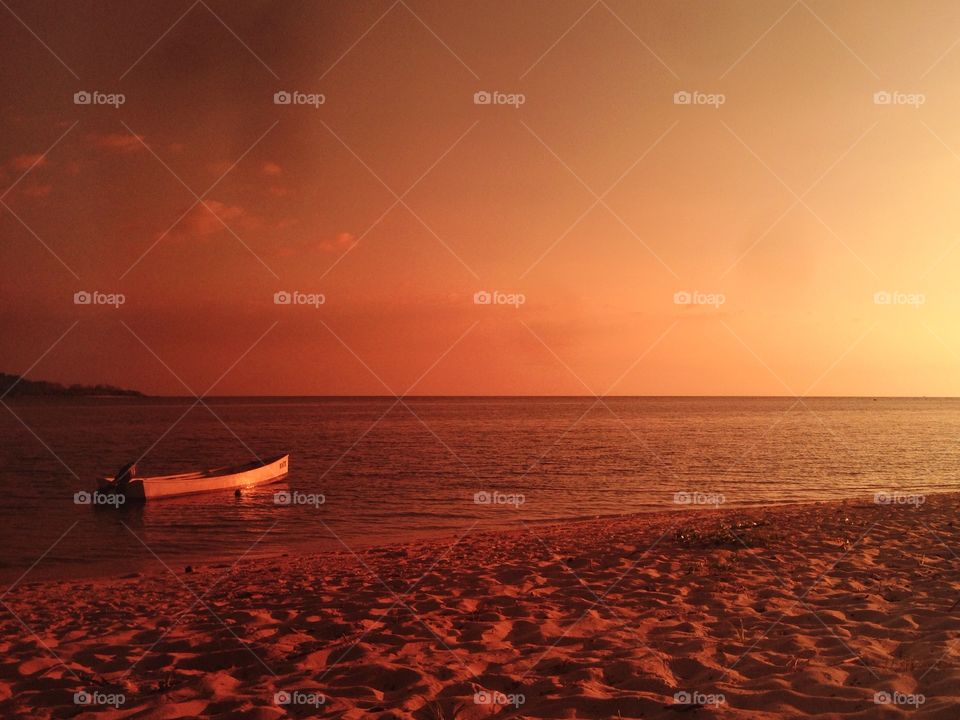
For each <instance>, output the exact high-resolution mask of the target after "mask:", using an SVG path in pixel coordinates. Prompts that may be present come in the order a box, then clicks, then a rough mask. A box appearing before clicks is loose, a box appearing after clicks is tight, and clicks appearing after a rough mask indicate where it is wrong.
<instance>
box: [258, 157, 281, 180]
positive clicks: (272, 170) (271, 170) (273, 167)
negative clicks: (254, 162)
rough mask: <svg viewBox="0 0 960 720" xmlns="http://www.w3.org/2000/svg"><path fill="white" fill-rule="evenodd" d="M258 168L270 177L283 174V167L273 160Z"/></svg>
mask: <svg viewBox="0 0 960 720" xmlns="http://www.w3.org/2000/svg"><path fill="white" fill-rule="evenodd" d="M260 169H261V170H263V174H264V175H269V176H270V177H276V176H277V175H282V174H283V168H282V167H280V166H279V165H277V164H276V163H275V162H270V161H267V162H265V163H264V164H263V165H262V166H261V168H260Z"/></svg>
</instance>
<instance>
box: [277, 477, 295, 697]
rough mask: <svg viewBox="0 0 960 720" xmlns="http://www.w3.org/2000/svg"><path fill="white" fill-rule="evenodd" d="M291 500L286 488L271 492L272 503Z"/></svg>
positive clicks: (291, 497) (287, 502) (284, 502)
mask: <svg viewBox="0 0 960 720" xmlns="http://www.w3.org/2000/svg"><path fill="white" fill-rule="evenodd" d="M292 502H293V493H291V492H289V491H288V490H279V491H277V492H275V493H274V494H273V504H274V505H290V504H291V503H292ZM288 702H289V701H288Z"/></svg>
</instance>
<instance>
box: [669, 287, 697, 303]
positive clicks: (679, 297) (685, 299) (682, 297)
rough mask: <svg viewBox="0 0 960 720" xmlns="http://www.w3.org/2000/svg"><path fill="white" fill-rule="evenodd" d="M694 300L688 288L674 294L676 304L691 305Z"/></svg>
mask: <svg viewBox="0 0 960 720" xmlns="http://www.w3.org/2000/svg"><path fill="white" fill-rule="evenodd" d="M692 302H693V297H692V296H691V295H690V293H689V292H687V291H686V290H678V291H677V292H675V293H674V294H673V303H674V305H689V304H690V303H692Z"/></svg>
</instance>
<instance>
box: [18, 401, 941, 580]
mask: <svg viewBox="0 0 960 720" xmlns="http://www.w3.org/2000/svg"><path fill="white" fill-rule="evenodd" d="M8 402H10V401H8ZM207 402H208V404H209V406H210V407H209V409H208V408H206V407H204V406H202V405H196V406H193V401H192V400H189V401H188V400H183V399H56V400H50V399H47V400H30V401H27V400H20V401H16V402H11V403H10V408H11V410H12V412H13V413H16V417H15V416H14V415H13V414H12V413H11V412H8V411H7V410H3V409H2V408H0V432H2V436H3V439H4V442H3V445H2V448H0V455H2V457H0V492H2V497H3V502H2V503H0V548H2V550H0V574H2V576H3V577H4V578H10V579H11V580H12V579H16V578H17V577H18V576H19V575H21V573H22V572H23V571H25V570H26V569H27V568H29V567H30V566H31V565H33V564H34V563H36V565H35V566H34V568H33V570H31V572H30V574H29V579H41V578H50V577H59V576H77V575H99V574H119V573H125V572H131V571H135V570H142V569H145V568H146V566H148V565H159V560H157V558H160V559H161V560H162V561H163V562H165V563H167V564H169V565H170V566H171V567H176V568H177V569H180V568H182V566H183V564H185V563H187V562H192V561H197V560H201V559H213V558H219V559H223V560H225V561H227V562H229V561H231V560H233V559H235V558H238V557H240V556H241V555H243V554H244V553H250V554H251V555H257V556H262V555H270V554H278V553H283V552H298V551H300V550H303V549H343V548H344V545H346V546H348V547H350V548H360V547H363V546H364V545H369V544H371V543H377V544H380V543H386V542H391V541H403V540H409V539H411V538H413V537H419V536H423V535H431V534H436V535H455V534H458V533H460V532H463V531H465V530H467V528H471V527H474V528H475V529H477V530H480V529H493V528H503V527H522V523H526V524H528V525H535V524H536V523H542V522H548V521H553V520H558V519H562V518H583V517H592V516H596V515H608V514H620V513H626V512H634V511H647V510H658V509H680V510H682V509H684V508H688V507H696V506H695V505H682V504H680V505H678V504H677V503H676V502H675V499H676V497H675V494H676V493H678V492H679V493H688V494H689V495H688V497H690V498H694V499H701V500H710V499H713V498H712V497H711V496H714V497H715V496H717V495H722V496H723V500H724V501H725V504H726V505H727V506H731V505H755V504H772V503H785V502H797V501H805V500H819V499H828V498H837V497H845V496H847V497H849V496H857V495H864V494H872V493H874V492H876V491H881V490H891V489H896V490H898V491H904V492H936V491H945V490H955V489H958V488H960V472H958V471H960V443H958V437H960V400H954V399H879V400H871V399H825V398H821V399H807V400H805V401H803V403H799V404H798V403H797V402H796V401H795V400H793V399H788V398H736V399H730V398H609V399H606V400H605V401H604V404H597V403H596V402H595V401H594V400H593V399H587V398H476V399H465V398H418V399H408V400H406V401H405V403H406V405H400V404H396V401H395V400H393V399H392V398H390V399H383V398H379V399H378V398H364V399H360V398H358V399H339V398H337V399H334V398H283V399H264V398H255V399H254V398H251V399H241V398H230V399H213V400H208V401H207ZM191 406H192V407H191ZM21 421H22V422H21ZM282 452H288V453H290V457H291V460H290V467H291V472H290V475H289V477H288V478H287V480H286V481H285V482H283V483H280V484H277V485H272V486H267V487H264V488H261V489H258V490H255V491H251V492H249V493H246V494H244V495H243V496H242V497H240V498H235V497H234V496H233V494H232V493H229V492H228V493H213V494H207V495H198V496H193V497H188V498H181V499H170V500H164V501H158V502H154V503H149V504H147V505H145V506H140V507H136V506H126V507H122V508H120V509H111V508H106V509H105V508H94V507H91V506H89V505H82V504H81V505H78V504H75V502H74V494H75V493H77V492H78V491H82V490H87V489H90V488H91V487H92V486H93V482H94V478H95V477H97V476H98V475H103V474H112V473H113V471H114V470H115V469H116V468H117V467H118V466H120V465H121V464H123V463H124V462H127V461H130V460H135V459H137V458H139V457H140V456H141V455H144V454H145V456H144V457H143V459H142V460H141V461H140V473H141V475H157V474H168V473H172V472H178V471H186V470H191V469H197V468H206V467H216V466H220V465H227V464H234V463H240V462H246V461H248V460H251V459H253V458H254V457H255V456H260V457H267V456H269V455H273V454H277V453H282ZM278 491H290V492H293V493H295V495H294V497H296V498H299V499H302V500H308V501H314V502H313V504H288V505H283V504H280V505H278V504H276V502H275V493H276V492H278ZM476 493H487V495H485V496H481V500H483V499H485V498H486V499H493V502H488V503H484V502H480V503H478V502H477V501H476V500H477V498H476ZM696 493H702V494H703V495H702V496H698V495H696ZM521 496H522V497H521ZM321 497H322V499H323V502H322V504H321V503H320V500H321ZM681 497H682V496H681ZM521 499H522V503H521V502H520V500H521ZM717 499H719V498H717ZM58 538H61V539H60V541H59V543H57V544H56V545H55V547H53V548H52V549H50V547H51V545H53V544H54V543H55V542H56V541H57V540H58ZM45 553H46V554H45ZM38 560H39V562H37V561H38Z"/></svg>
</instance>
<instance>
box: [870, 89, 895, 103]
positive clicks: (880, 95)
mask: <svg viewBox="0 0 960 720" xmlns="http://www.w3.org/2000/svg"><path fill="white" fill-rule="evenodd" d="M891 102H893V96H892V95H891V94H890V93H889V92H888V91H886V90H878V91H877V92H875V93H874V94H873V104H874V105H889V104H890V103H891Z"/></svg>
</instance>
